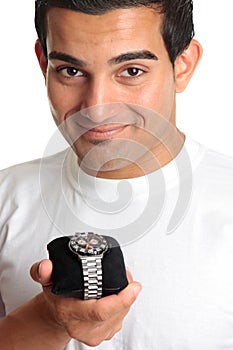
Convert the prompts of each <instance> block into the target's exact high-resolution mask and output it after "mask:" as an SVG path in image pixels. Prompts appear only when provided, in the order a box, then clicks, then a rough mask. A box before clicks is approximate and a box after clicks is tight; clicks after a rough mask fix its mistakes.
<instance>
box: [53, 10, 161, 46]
mask: <svg viewBox="0 0 233 350" xmlns="http://www.w3.org/2000/svg"><path fill="white" fill-rule="evenodd" d="M161 22H162V15H161V14H160V13H159V12H158V10H156V9H153V8H145V7H139V8H130V9H117V10H112V11H110V12H107V13H105V14H102V15H89V14H84V13H81V12H78V11H73V10H67V9H61V8H52V9H50V10H49V11H48V13H47V39H48V46H50V45H52V46H54V45H55V44H56V45H64V46H69V45H72V44H74V43H75V42H76V43H79V45H103V44H106V43H108V44H111V46H112V45H114V44H116V43H118V44H119V43H121V44H122V46H124V45H127V42H128V43H130V45H132V44H133V43H137V42H138V41H144V42H145V40H146V41H147V42H151V43H152V42H153V41H154V40H161V39H162V37H161V32H160V28H161ZM48 48H49V47H48ZM53 49H54V48H53Z"/></svg>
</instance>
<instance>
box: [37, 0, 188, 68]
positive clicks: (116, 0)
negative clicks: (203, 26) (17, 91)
mask: <svg viewBox="0 0 233 350" xmlns="http://www.w3.org/2000/svg"><path fill="white" fill-rule="evenodd" d="M142 6H146V7H155V8H156V9H158V10H159V11H160V13H161V14H162V15H163V24H162V28H161V34H162V37H163V40H164V44H165V46H166V49H167V52H168V55H169V58H170V61H171V62H172V64H174V62H175V59H176V57H177V56H179V55H180V54H181V53H182V52H183V51H184V50H185V49H186V48H187V47H188V45H189V43H190V41H191V40H192V38H193V36H194V25H193V2H192V0H36V2H35V26H36V31H37V34H38V38H39V40H40V43H41V46H42V48H43V51H44V54H45V56H46V57H47V47H46V13H47V10H48V9H49V8H52V7H60V8H66V9H70V10H74V11H79V12H83V13H86V14H91V15H100V14H104V13H106V12H108V11H111V10H114V9H120V8H133V7H142Z"/></svg>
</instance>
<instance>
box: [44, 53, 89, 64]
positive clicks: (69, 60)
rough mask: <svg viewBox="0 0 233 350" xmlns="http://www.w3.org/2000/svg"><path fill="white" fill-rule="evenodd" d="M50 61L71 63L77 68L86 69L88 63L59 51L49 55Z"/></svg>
mask: <svg viewBox="0 0 233 350" xmlns="http://www.w3.org/2000/svg"><path fill="white" fill-rule="evenodd" d="M48 59H49V60H59V61H64V62H67V63H71V64H74V65H75V66H79V67H85V66H86V63H85V62H84V61H83V60H81V59H79V58H76V57H73V56H71V55H67V54H66V53H63V52H58V51H52V52H50V54H49V55H48Z"/></svg>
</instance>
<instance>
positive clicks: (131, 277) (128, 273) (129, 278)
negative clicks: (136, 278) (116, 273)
mask: <svg viewBox="0 0 233 350" xmlns="http://www.w3.org/2000/svg"><path fill="white" fill-rule="evenodd" d="M126 276H127V280H128V282H129V283H131V282H133V276H132V273H131V272H130V270H129V268H128V267H126Z"/></svg>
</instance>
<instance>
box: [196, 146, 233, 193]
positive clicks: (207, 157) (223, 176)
mask: <svg viewBox="0 0 233 350" xmlns="http://www.w3.org/2000/svg"><path fill="white" fill-rule="evenodd" d="M198 170H199V173H200V174H199V175H201V179H202V181H203V183H205V184H206V185H208V184H209V185H211V184H216V185H217V187H219V186H220V187H221V186H224V185H229V186H230V185H233V158H232V157H230V156H228V155H225V154H221V153H218V152H216V151H214V150H211V149H206V151H205V153H204V156H203V158H202V161H201V163H200V167H199V169H198ZM201 179H200V180H201Z"/></svg>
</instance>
